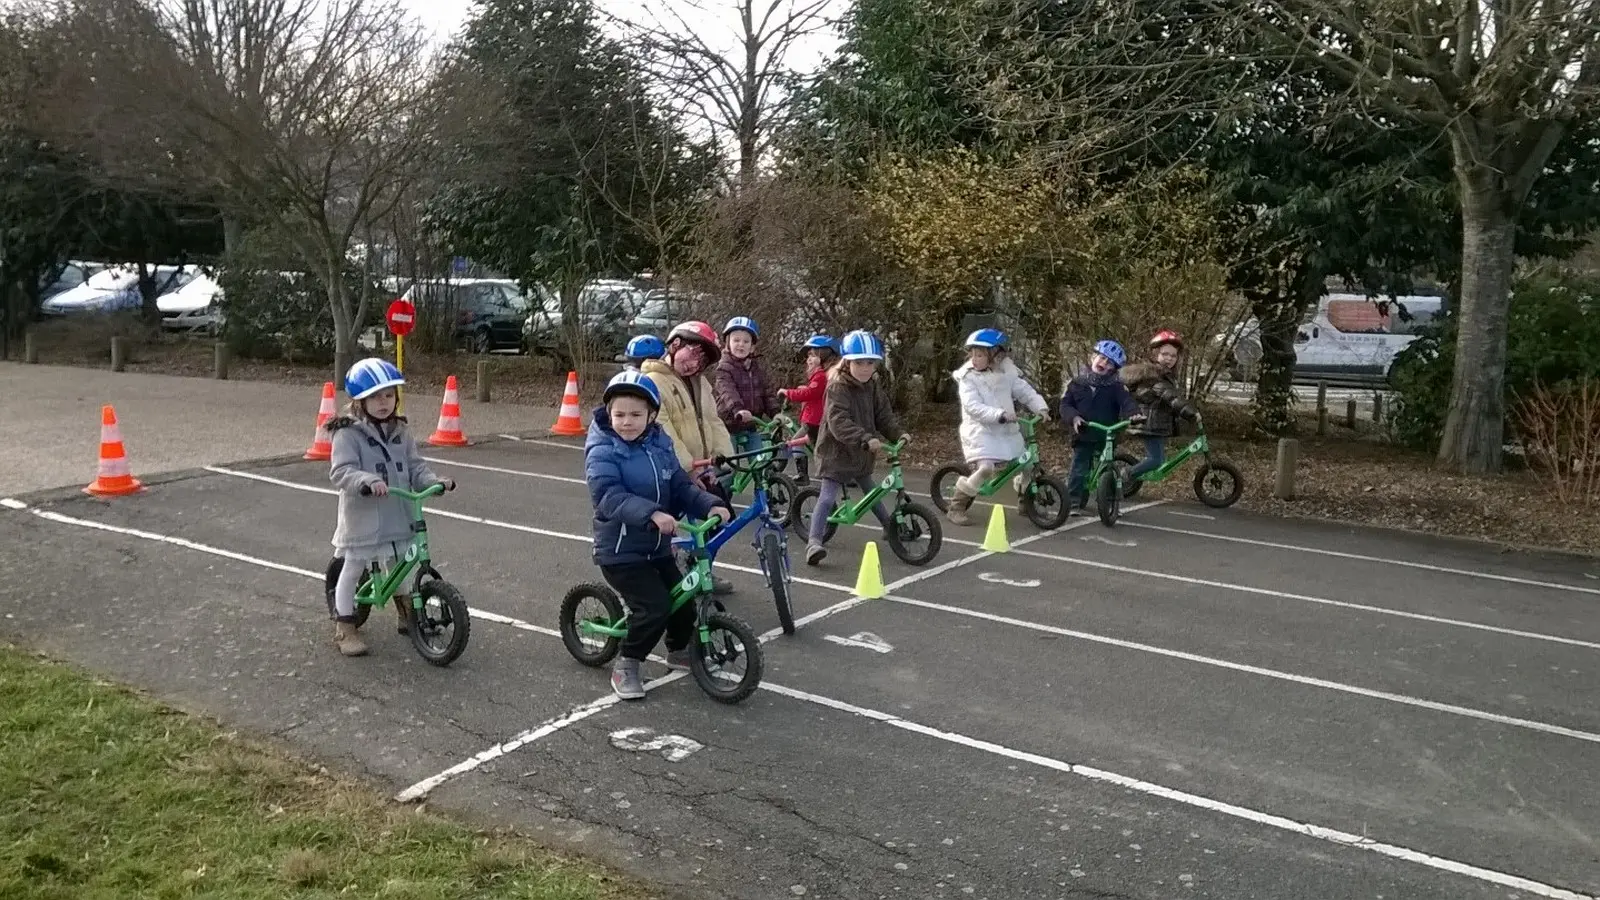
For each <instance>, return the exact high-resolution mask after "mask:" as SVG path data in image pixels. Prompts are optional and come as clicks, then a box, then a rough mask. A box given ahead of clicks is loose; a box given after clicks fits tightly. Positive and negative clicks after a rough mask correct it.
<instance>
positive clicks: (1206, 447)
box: [1138, 431, 1211, 482]
mask: <svg viewBox="0 0 1600 900" xmlns="http://www.w3.org/2000/svg"><path fill="white" fill-rule="evenodd" d="M1197 453H1198V454H1199V455H1201V456H1210V455H1211V442H1210V441H1208V440H1206V433H1205V432H1203V431H1202V432H1200V433H1199V434H1198V435H1195V439H1194V440H1192V441H1190V442H1189V445H1188V446H1187V447H1184V448H1183V449H1182V450H1179V451H1178V452H1177V453H1175V454H1173V456H1172V458H1170V459H1168V460H1167V461H1166V462H1164V463H1162V464H1161V465H1160V466H1157V467H1156V468H1154V469H1151V470H1150V471H1148V472H1144V473H1142V474H1140V475H1139V476H1138V480H1140V481H1152V482H1154V481H1165V480H1166V479H1167V476H1169V475H1171V474H1172V473H1173V472H1175V471H1177V469H1178V467H1179V466H1181V465H1183V464H1184V463H1185V462H1187V461H1188V459H1189V457H1191V456H1194V455H1195V454H1197Z"/></svg>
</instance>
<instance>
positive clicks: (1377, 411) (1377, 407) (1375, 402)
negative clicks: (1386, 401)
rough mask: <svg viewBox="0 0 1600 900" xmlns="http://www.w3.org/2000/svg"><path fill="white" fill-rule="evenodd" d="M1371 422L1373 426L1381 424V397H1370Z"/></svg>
mask: <svg viewBox="0 0 1600 900" xmlns="http://www.w3.org/2000/svg"><path fill="white" fill-rule="evenodd" d="M1372 422H1373V424H1374V425H1381V424H1382V423H1383V395H1382V394H1373V395H1372Z"/></svg>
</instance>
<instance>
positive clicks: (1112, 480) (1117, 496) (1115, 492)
mask: <svg viewBox="0 0 1600 900" xmlns="http://www.w3.org/2000/svg"><path fill="white" fill-rule="evenodd" d="M1117 481H1118V476H1117V473H1116V471H1115V470H1114V468H1109V469H1107V470H1106V471H1105V472H1104V473H1102V474H1101V475H1100V482H1099V483H1098V484H1096V485H1095V486H1094V505H1095V508H1096V510H1097V511H1098V512H1099V513H1100V522H1101V524H1103V525H1105V526H1106V527H1107V528H1110V527H1112V526H1114V525H1116V524H1117V518H1118V517H1119V516H1121V515H1122V490H1121V486H1120V485H1119V484H1117Z"/></svg>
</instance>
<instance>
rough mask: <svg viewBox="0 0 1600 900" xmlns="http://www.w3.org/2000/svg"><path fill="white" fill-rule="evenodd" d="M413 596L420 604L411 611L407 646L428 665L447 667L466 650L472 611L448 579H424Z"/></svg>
mask: <svg viewBox="0 0 1600 900" xmlns="http://www.w3.org/2000/svg"><path fill="white" fill-rule="evenodd" d="M417 596H418V597H420V598H421V600H422V605H421V607H420V608H413V609H412V610H411V628H410V632H411V646H413V647H415V648H417V653H418V655H420V656H421V657H422V658H423V659H425V660H427V661H428V662H429V663H430V664H432V665H435V666H448V665H450V664H451V663H453V662H455V661H456V659H457V658H458V657H460V656H461V654H463V653H465V652H466V650H467V641H468V640H469V639H470V638H471V637H472V611H471V610H469V609H467V601H465V600H463V599H462V598H461V592H460V591H458V590H456V588H455V586H454V585H452V584H451V583H450V582H448V581H439V580H437V579H435V580H433V581H425V582H423V584H422V589H421V590H420V591H418V592H417ZM397 602H398V601H397Z"/></svg>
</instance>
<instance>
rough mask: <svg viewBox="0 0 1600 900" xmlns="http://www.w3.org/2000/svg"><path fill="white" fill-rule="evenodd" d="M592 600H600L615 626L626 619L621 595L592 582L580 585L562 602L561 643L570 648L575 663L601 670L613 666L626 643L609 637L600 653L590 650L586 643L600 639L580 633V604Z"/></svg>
mask: <svg viewBox="0 0 1600 900" xmlns="http://www.w3.org/2000/svg"><path fill="white" fill-rule="evenodd" d="M588 599H594V600H599V601H600V605H601V606H604V607H605V608H606V615H607V616H609V617H610V618H611V621H613V622H615V621H617V620H618V619H621V618H622V617H623V615H624V613H623V610H622V600H621V598H619V597H618V596H617V592H616V591H613V590H612V589H611V588H610V586H609V585H604V584H595V583H592V582H591V583H589V584H580V585H577V586H576V587H574V588H572V589H571V590H569V591H567V595H566V596H565V597H562V598H561V612H560V613H559V626H558V627H559V630H560V631H561V643H563V644H565V645H566V647H567V652H568V653H570V654H572V658H573V659H575V660H577V661H578V662H580V663H583V664H584V665H586V666H591V667H599V666H603V665H605V664H606V663H608V662H610V661H611V660H612V659H613V658H614V657H615V656H616V655H617V651H619V650H621V649H622V641H621V640H619V639H617V638H614V637H612V636H610V635H606V638H605V640H604V641H603V642H602V643H601V644H600V648H599V649H598V650H593V649H590V646H589V645H588V644H586V643H585V641H593V640H596V639H597V637H596V636H595V635H585V634H581V633H579V631H578V604H579V603H582V602H583V601H584V600H588Z"/></svg>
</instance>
